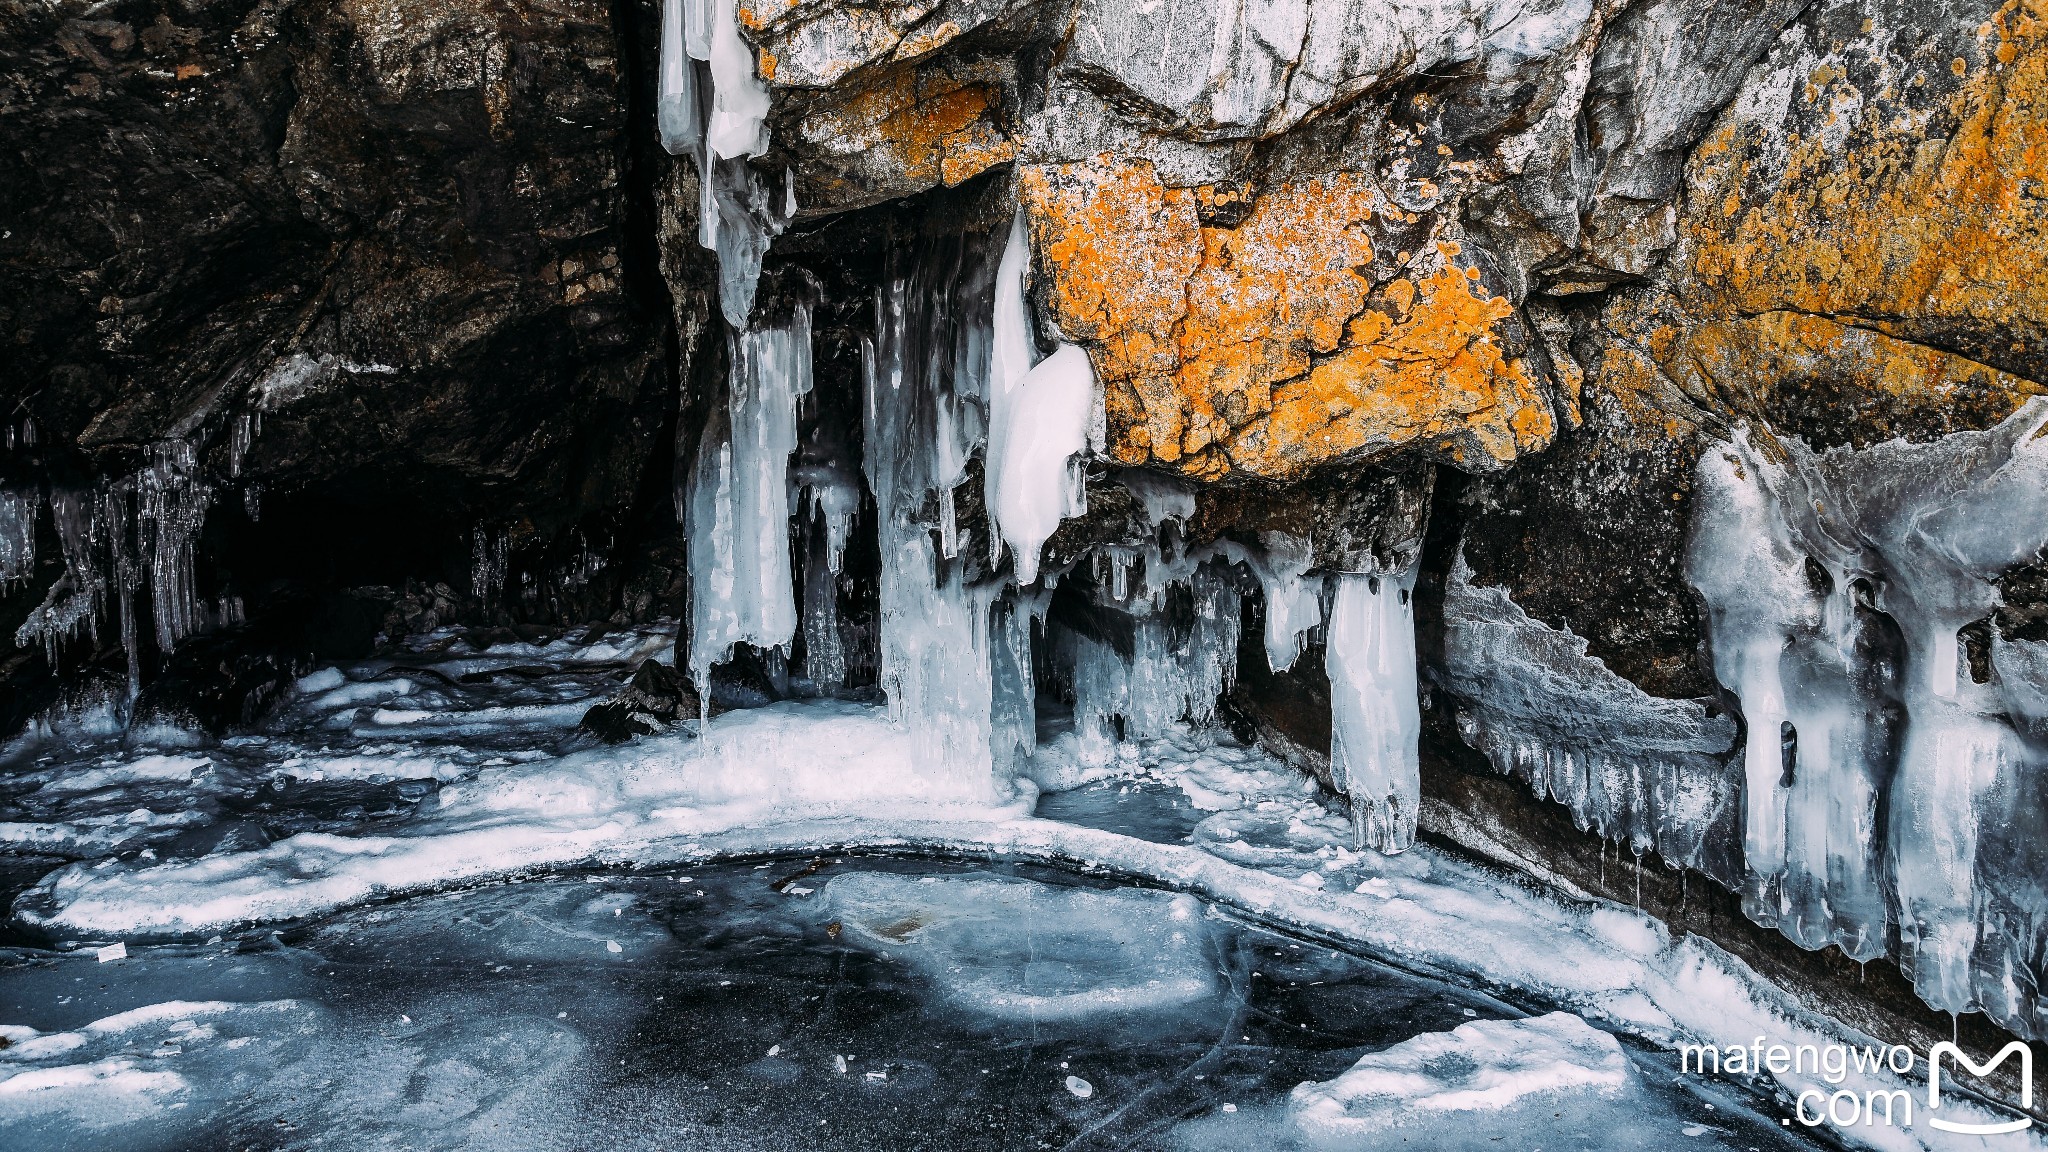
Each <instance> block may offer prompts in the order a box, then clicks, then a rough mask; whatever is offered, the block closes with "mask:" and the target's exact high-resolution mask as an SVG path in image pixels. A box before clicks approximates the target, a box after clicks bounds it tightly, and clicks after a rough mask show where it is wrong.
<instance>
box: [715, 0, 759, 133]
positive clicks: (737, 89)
mask: <svg viewBox="0 0 2048 1152" xmlns="http://www.w3.org/2000/svg"><path fill="white" fill-rule="evenodd" d="M714 2H715V3H716V4H717V12H716V16H715V18H714V20H713V22H712V25H711V57H710V60H711V91H712V100H711V126H710V130H709V131H708V132H707V133H706V138H707V139H708V140H709V142H710V145H711V155H712V158H713V159H717V160H729V159H736V158H738V157H742V156H759V155H761V154H762V153H763V152H766V151H768V82H767V81H765V80H763V79H761V77H760V75H759V73H758V72H757V71H756V70H755V67H754V49H753V47H752V46H751V45H749V44H748V43H747V42H746V41H745V40H743V39H741V38H740V24H739V20H738V18H737V16H736V15H735V12H734V0H714Z"/></svg>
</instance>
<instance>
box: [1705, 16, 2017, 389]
mask: <svg viewBox="0 0 2048 1152" xmlns="http://www.w3.org/2000/svg"><path fill="white" fill-rule="evenodd" d="M1980 37H1981V39H1980V48H1981V50H1982V56H1983V58H1984V60H1985V63H1984V64H1982V65H1981V66H1979V67H1978V68H1977V69H1976V71H1975V72H1970V70H1969V67H1968V64H1967V61H1965V60H1964V59H1963V58H1961V57H1958V58H1957V59H1956V61H1955V65H1954V68H1955V70H1956V72H1957V74H1958V75H1965V79H1964V81H1963V82H1962V84H1961V85H1960V86H1959V87H1958V88H1957V90H1956V92H1955V93H1954V94H1953V96H1952V97H1951V98H1950V100H1949V102H1948V105H1947V108H1946V116H1945V117H1937V119H1936V122H1934V123H1927V122H1924V119H1922V118H1915V117H1913V116H1910V115H1900V114H1898V112H1897V111H1896V110H1893V109H1888V108H1887V107H1886V105H1885V102H1883V101H1881V100H1867V101H1865V100H1861V99H1860V94H1859V93H1858V92H1857V91H1856V89H1855V88H1854V87H1853V86H1852V84H1851V81H1850V79H1849V78H1847V77H1846V76H1845V75H1844V74H1843V73H1842V70H1841V69H1839V68H1832V69H1823V70H1819V71H1816V72H1815V74H1814V76H1813V79H1812V83H1813V84H1814V85H1815V87H1816V88H1817V89H1819V91H1817V92H1816V93H1815V95H1816V98H1817V99H1818V100H1819V101H1820V102H1821V103H1822V104H1823V105H1826V106H1829V107H1837V108H1844V109H1848V108H1856V107H1862V108H1863V112H1862V113H1861V117H1862V118H1861V120H1860V121H1858V122H1856V123H1853V124H1844V125H1841V126H1839V127H1838V128H1835V129H1830V133H1834V132H1837V131H1843V130H1846V131H1848V132H1850V133H1851V135H1850V137H1849V143H1848V144H1847V145H1846V146H1845V145H1844V144H1843V142H1842V140H1841V139H1839V138H1835V139H1832V140H1831V139H1828V138H1823V136H1822V134H1820V133H1817V132H1816V133H1811V134H1809V135H1807V136H1806V137H1805V138H1801V137H1800V136H1798V135H1796V134H1790V133H1789V132H1788V135H1790V140H1789V144H1788V145H1786V146H1785V151H1784V157H1785V158H1784V160H1783V162H1782V167H1780V166H1779V165H1777V164H1773V163H1769V162H1767V161H1766V159H1765V157H1767V156H1769V155H1771V154H1772V153H1774V152H1775V151H1776V149H1777V148H1778V147H1779V146H1778V145H1775V144H1772V143H1771V142H1770V141H1768V140H1765V139H1758V137H1760V136H1767V135H1768V134H1769V133H1770V132H1771V131H1774V130H1777V127H1778V126H1776V125H1770V124H1766V125H1763V126H1761V127H1760V128H1759V127H1758V126H1754V125H1748V124H1743V123H1741V122H1739V121H1738V122H1736V123H1735V124H1733V125H1730V126H1728V127H1725V128H1723V130H1722V131H1721V132H1720V133H1719V134H1718V136H1717V138H1716V139H1715V140H1714V141H1713V142H1712V144H1711V146H1703V147H1702V148H1701V149H1700V150H1699V151H1698V153H1697V154H1696V156H1695V159H1694V165H1693V171H1692V183H1693V186H1694V189H1695V191H1696V196H1695V197H1694V198H1693V200H1692V202H1693V203H1695V204H1702V205H1704V204H1713V205H1717V206H1718V208H1719V210H1718V211H1716V212H1711V213H1709V212H1700V213H1696V214H1695V216H1694V217H1693V218H1692V220H1691V221H1690V222H1689V225H1690V228H1689V231H1690V239H1691V241H1692V254H1693V255H1692V260H1691V267H1690V271H1691V273H1692V277H1693V281H1694V282H1693V283H1692V284H1691V285H1689V286H1686V287H1685V288H1683V289H1682V292H1683V294H1684V295H1685V296H1686V297H1687V298H1688V303H1689V306H1691V307H1692V308H1694V309H1695V310H1696V311H1697V312H1699V313H1701V314H1704V315H1707V316H1731V315H1752V316H1753V315H1756V314H1759V313H1763V312H1767V311H1772V310H1789V311H1798V312H1805V313H1812V314H1817V315H1827V316H1834V317H1838V318H1854V319H1855V322H1856V323H1858V324H1861V325H1864V326H1868V327H1874V328H1877V329H1879V330H1882V331H1885V332H1888V333H1890V334H1892V335H1895V336H1898V337H1901V338H1903V339H1908V340H1921V341H1927V342H1930V343H1938V344H1940V345H1942V346H1944V347H1948V348H1952V349H1955V350H1957V351H1960V352H1963V353H1966V354H1968V355H1972V356H1976V357H1980V358H1983V359H1986V360H1988V361H1990V362H1992V363H1999V362H2000V361H2001V360H2002V359H2004V358H2005V355H2004V354H2005V353H2007V352H2010V351H2013V350H2016V349H2018V348H2022V347H2029V348H2033V349H2036V350H2038V349H2040V348H2042V347H2043V345H2044V343H2048V276H2044V275H2043V274H2042V272H2043V257H2042V253H2043V252H2048V212H2044V211H2043V210H2042V203H2043V200H2044V199H2048V117H2043V116H2042V114H2041V110H2042V109H2043V108H2044V107H2048V0H2010V2H2009V3H2007V4H2006V5H2005V6H2004V7H2003V8H2002V9H2001V10H2000V11H1999V12H1998V14H1997V15H1996V16H1995V17H1994V18H1993V19H1992V20H1991V21H1990V22H1989V23H1988V24H1987V25H1986V26H1985V28H1984V29H1983V30H1981V32H1980ZM1993 61H1996V63H1993ZM1966 74H1967V75H1966ZM1948 125H1952V127H1948ZM1944 136H1945V137H1946V138H1945V139H1944V138H1943V137H1944ZM1759 185H1761V186H1762V187H1763V188H1764V189H1765V191H1764V192H1763V193H1762V194H1757V193H1755V192H1753V191H1746V189H1755V188H1757V187H1758V186H1759ZM2034 355H2036V356H2038V355H2039V353H2038V351H2037V352H2036V353H2034Z"/></svg>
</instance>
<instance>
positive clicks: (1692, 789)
mask: <svg viewBox="0 0 2048 1152" xmlns="http://www.w3.org/2000/svg"><path fill="white" fill-rule="evenodd" d="M1442 627H1443V638H1444V639H1443V642H1444V654H1443V659H1442V661H1441V662H1440V664H1438V665H1436V666H1434V667H1432V668H1431V669H1430V676H1431V678H1432V680H1433V681H1434V682H1435V683H1436V684H1438V685H1439V686H1440V687H1442V688H1444V689H1445V690H1447V691H1448V692H1450V693H1451V694H1452V695H1454V696H1455V697H1456V698H1457V699H1458V701H1459V703H1458V712H1457V723H1458V733H1459V735H1460V736H1462V737H1463V738H1464V740H1465V742H1466V743H1467V744H1470V745H1471V746H1472V747H1474V748H1476V749H1478V750H1479V751H1481V752H1483V753H1485V754H1486V758H1487V759H1488V760H1489V761H1491V762H1492V764H1493V766H1494V767H1495V768H1496V769H1498V770H1500V771H1501V772H1503V773H1506V774H1508V775H1511V776H1515V777H1518V778H1520V779H1522V780H1524V781H1526V782H1527V783H1528V784H1529V786H1530V787H1531V788H1532V789H1534V791H1535V793H1536V795H1537V796H1538V797H1541V798H1544V799H1550V800H1555V801H1557V802H1558V803H1560V804H1563V805H1565V806H1566V807H1568V808H1570V809H1571V811H1572V816H1573V819H1574V820H1575V821H1576V822H1577V824H1578V825H1579V827H1581V828H1584V829H1588V830H1591V831H1595V832H1598V833H1599V834H1600V835H1601V836H1603V837H1606V838H1608V839H1611V840H1619V841H1622V842H1624V843H1626V844H1628V845H1629V846H1630V848H1632V849H1633V850H1634V851H1635V852H1636V853H1638V854H1640V853H1644V852H1649V851H1655V852H1656V853H1658V854H1659V855H1660V856H1662V857H1663V858H1664V859H1665V860H1666V861H1667V862H1670V863H1674V864H1683V865H1686V866H1688V867H1691V868H1695V869H1698V870H1700V871H1703V872H1708V873H1709V874H1711V875H1715V876H1716V877H1717V878H1721V879H1724V880H1726V882H1727V883H1729V884H1731V885H1733V884H1734V883H1736V881H1737V879H1738V877H1735V876H1730V875H1725V869H1722V868H1720V867H1719V866H1718V856H1717V857H1716V859H1715V860H1713V861H1710V860H1709V859H1708V858H1707V855H1706V849H1707V848H1708V847H1709V846H1710V843H1711V840H1710V836H1709V833H1711V832H1718V831H1721V830H1723V829H1727V830H1729V831H1731V832H1735V833H1737V834H1739V828H1738V826H1737V825H1736V822H1735V820H1734V819H1733V817H1732V815H1731V812H1732V809H1733V808H1734V806H1735V805H1736V804H1737V803H1739V792H1740V789H1739V788H1738V787H1737V786H1736V784H1735V782H1734V781H1733V780H1732V779H1731V778H1730V776H1729V769H1727V768H1726V767H1724V766H1723V762H1724V760H1725V759H1726V758H1727V756H1728V753H1729V752H1730V751H1731V750H1732V747H1733V745H1734V742H1735V723H1734V721H1732V720H1730V719H1729V718H1728V717H1727V716H1725V715H1720V714H1718V713H1717V714H1712V715H1710V714H1709V713H1708V711H1707V709H1706V708H1705V707H1704V706H1703V705H1702V704H1701V703H1700V702H1698V701H1694V700H1667V699H1663V698H1661V697H1656V696H1652V695H1650V694H1649V693H1647V692H1644V691H1643V690H1642V689H1641V688H1638V687H1636V686H1635V685H1634V684H1632V683H1630V682H1629V681H1627V680H1625V679H1623V678H1622V677H1620V676H1618V675H1616V674H1615V673H1614V672H1613V671H1612V670H1610V669H1609V668H1608V667H1607V666H1606V665H1605V664H1603V663H1602V662H1601V661H1600V660H1599V659H1597V658H1595V657H1593V656H1591V655H1589V654H1588V653H1587V651H1586V648H1587V644H1586V641H1585V639H1584V638H1582V637H1579V636H1575V635H1573V634H1572V633H1570V632H1568V631H1560V630H1558V629H1555V628H1551V627H1549V626H1548V625H1546V624H1544V623H1543V622H1542V621H1540V620H1533V619H1531V618H1530V617H1529V615H1528V613H1526V612H1524V611H1523V610H1522V608H1521V607H1520V606H1519V605H1517V604H1516V603H1515V602H1514V601H1513V600H1512V599H1510V598H1509V597H1508V593H1507V590H1506V589H1504V588H1490V587H1480V586H1478V585H1476V584H1474V583H1473V574H1472V569H1471V567H1470V566H1469V565H1468V564H1466V562H1465V557H1464V554H1463V552H1462V551H1461V552H1460V553H1459V554H1458V556H1457V558H1456V560H1455V561H1454V562H1453V564H1452V566H1451V572H1450V578H1449V579H1448V580H1447V581H1446V583H1445V587H1444V604H1443V616H1442Z"/></svg>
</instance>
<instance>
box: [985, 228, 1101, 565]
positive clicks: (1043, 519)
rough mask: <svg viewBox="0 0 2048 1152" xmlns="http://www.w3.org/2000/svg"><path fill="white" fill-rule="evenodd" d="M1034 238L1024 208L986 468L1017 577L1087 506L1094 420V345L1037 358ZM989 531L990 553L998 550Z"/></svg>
mask: <svg viewBox="0 0 2048 1152" xmlns="http://www.w3.org/2000/svg"><path fill="white" fill-rule="evenodd" d="M1030 263H1031V245H1030V241H1029V239H1028V238H1027V236H1026V233H1025V228H1024V210H1023V209H1022V208H1019V209H1018V210H1017V215H1016V218H1015V219H1014V220H1012V221H1011V224H1010V234H1009V239H1008V241H1007V242H1006V243H1005V244H1004V246H1003V258H1002V263H1001V264H1000V265H999V266H998V267H997V270H996V294H995V316H994V320H993V323H992V326H993V329H994V336H993V341H992V344H991V350H990V355H989V360H990V363H989V388H988V413H989V429H988V454H987V459H986V461H985V469H986V470H985V472H984V473H983V485H984V491H985V492H986V494H987V503H988V509H989V514H990V516H991V517H993V518H994V520H995V524H996V528H997V533H999V534H1000V537H1001V540H1002V542H1004V543H1007V544H1008V545H1009V546H1010V551H1011V552H1012V553H1013V554H1014V555H1015V556H1016V564H1017V568H1016V571H1017V583H1018V584H1019V585H1028V584H1031V583H1033V582H1034V581H1036V580H1037V579H1038V555H1039V550H1040V549H1041V548H1042V547H1044V545H1045V542H1046V540H1048V539H1049V538H1051V536H1052V534H1053V532H1054V531H1055V530H1056V529H1058V528H1059V526H1060V521H1061V520H1063V519H1065V518H1066V517H1068V516H1079V515H1081V514H1082V513H1084V512H1086V511H1087V510H1088V505H1087V487H1086V481H1087V476H1086V474H1085V472H1084V471H1083V469H1082V467H1081V461H1082V456H1083V454H1084V453H1085V452H1086V451H1087V449H1088V422H1089V419H1090V417H1091V416H1092V415H1093V413H1094V409H1095V371H1094V369H1093V368H1091V367H1090V366H1089V363H1088V354H1087V353H1086V352H1083V351H1082V350H1081V349H1080V348H1077V347H1075V346H1074V345H1072V344H1061V345H1060V346H1059V350H1058V351H1056V352H1054V353H1053V354H1052V355H1051V356H1050V357H1048V358H1047V359H1046V360H1045V362H1044V363H1041V364H1038V365H1037V366H1036V367H1033V362H1034V361H1036V360H1037V358H1038V357H1037V349H1036V348H1035V347H1034V346H1033V343H1032V339H1031V317H1030V314H1029V313H1028V311H1027V310H1026V306H1025V302H1024V273H1025V270H1026V267H1027V266H1028V265H1029V264H1030ZM997 533H991V534H990V539H989V550H990V552H991V554H992V556H991V559H992V560H999V559H1001V546H1000V545H999V544H998V543H997V539H996V537H997Z"/></svg>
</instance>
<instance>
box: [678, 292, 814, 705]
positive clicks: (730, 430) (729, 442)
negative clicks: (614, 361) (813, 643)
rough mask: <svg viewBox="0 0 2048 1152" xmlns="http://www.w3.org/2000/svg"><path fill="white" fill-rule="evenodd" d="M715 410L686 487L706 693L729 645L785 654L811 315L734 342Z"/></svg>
mask: <svg viewBox="0 0 2048 1152" xmlns="http://www.w3.org/2000/svg"><path fill="white" fill-rule="evenodd" d="M731 345H732V371H731V373H730V375H729V376H728V377H727V382H726V398H725V403H724V404H723V405H714V406H713V410H712V413H711V416H710V418H709V419H708V420H706V421H705V424H704V433H703V438H702V439H701V440H700V441H699V444H698V448H697V465H696V469H695V472H694V473H693V475H692V476H691V478H690V488H689V496H688V508H687V516H686V518H685V531H686V532H687V534H688V538H689V553H690V670H691V673H692V676H693V678H694V679H695V681H696V683H697V684H699V685H700V686H708V685H709V684H710V682H711V679H710V674H711V666H712V665H713V664H717V663H722V662H724V661H725V660H728V659H730V658H731V656H732V648H733V645H734V644H739V643H746V644H752V645H754V646H756V647H758V648H782V649H785V651H786V650H787V648H788V647H789V645H790V642H791V640H792V639H793V638H794V637H795V635H796V623H797V619H796V605H795V604H794V603H793V602H792V600H791V594H790V588H791V583H790V565H789V516H790V484H789V480H790V476H789V455H790V453H791V452H793V451H795V450H796V432H797V400H798V399H799V398H800V397H802V396H804V395H806V394H807V393H809V392H810V390H811V316H810V308H809V307H808V306H807V305H806V304H804V303H803V302H801V301H800V302H798V303H797V305H796V308H795V313H794V315H793V316H792V317H791V319H790V321H789V323H788V324H787V325H785V326H781V327H775V328H760V329H756V330H754V331H750V332H738V333H735V334H734V335H733V337H732V340H731Z"/></svg>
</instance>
